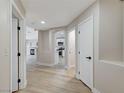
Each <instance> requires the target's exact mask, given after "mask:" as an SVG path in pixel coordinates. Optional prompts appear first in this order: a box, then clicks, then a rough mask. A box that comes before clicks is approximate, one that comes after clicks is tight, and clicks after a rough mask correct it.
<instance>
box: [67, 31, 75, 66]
mask: <svg viewBox="0 0 124 93" xmlns="http://www.w3.org/2000/svg"><path fill="white" fill-rule="evenodd" d="M75 58H76V56H75V30H73V31H70V32H69V33H68V65H69V67H75V65H76V64H75Z"/></svg>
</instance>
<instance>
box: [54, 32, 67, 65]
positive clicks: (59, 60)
mask: <svg viewBox="0 0 124 93" xmlns="http://www.w3.org/2000/svg"><path fill="white" fill-rule="evenodd" d="M54 36H55V37H54V38H55V42H54V49H55V64H56V65H61V66H63V67H64V66H65V32H64V31H59V32H56V33H55V35H54Z"/></svg>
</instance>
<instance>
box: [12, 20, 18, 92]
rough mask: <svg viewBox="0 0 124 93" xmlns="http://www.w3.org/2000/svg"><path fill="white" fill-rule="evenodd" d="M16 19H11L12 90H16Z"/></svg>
mask: <svg viewBox="0 0 124 93" xmlns="http://www.w3.org/2000/svg"><path fill="white" fill-rule="evenodd" d="M17 25H18V24H17V19H13V20H12V91H17V90H18V82H17V81H18V57H17V53H18V46H17V42H18V39H17Z"/></svg>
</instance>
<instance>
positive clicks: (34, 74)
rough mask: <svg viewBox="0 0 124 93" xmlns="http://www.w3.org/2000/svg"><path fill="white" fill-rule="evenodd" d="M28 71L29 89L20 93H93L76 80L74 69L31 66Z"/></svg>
mask: <svg viewBox="0 0 124 93" xmlns="http://www.w3.org/2000/svg"><path fill="white" fill-rule="evenodd" d="M27 71H28V73H27V74H28V75H27V77H28V85H27V88H26V89H24V90H21V91H20V92H18V93H91V92H90V90H89V89H88V88H87V87H85V85H83V83H82V82H80V81H78V80H76V79H75V78H74V70H73V69H71V70H64V69H63V68H62V67H60V66H54V67H45V66H37V65H31V64H30V65H28V69H27Z"/></svg>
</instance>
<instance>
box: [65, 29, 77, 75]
mask: <svg viewBox="0 0 124 93" xmlns="http://www.w3.org/2000/svg"><path fill="white" fill-rule="evenodd" d="M72 31H75V72H76V69H77V64H78V63H77V61H76V28H75V27H74V28H72V29H70V30H69V31H67V38H66V39H67V52H66V53H67V68H70V66H69V62H68V57H69V44H68V43H69V42H68V41H69V33H70V32H72ZM75 74H76V73H75Z"/></svg>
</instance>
